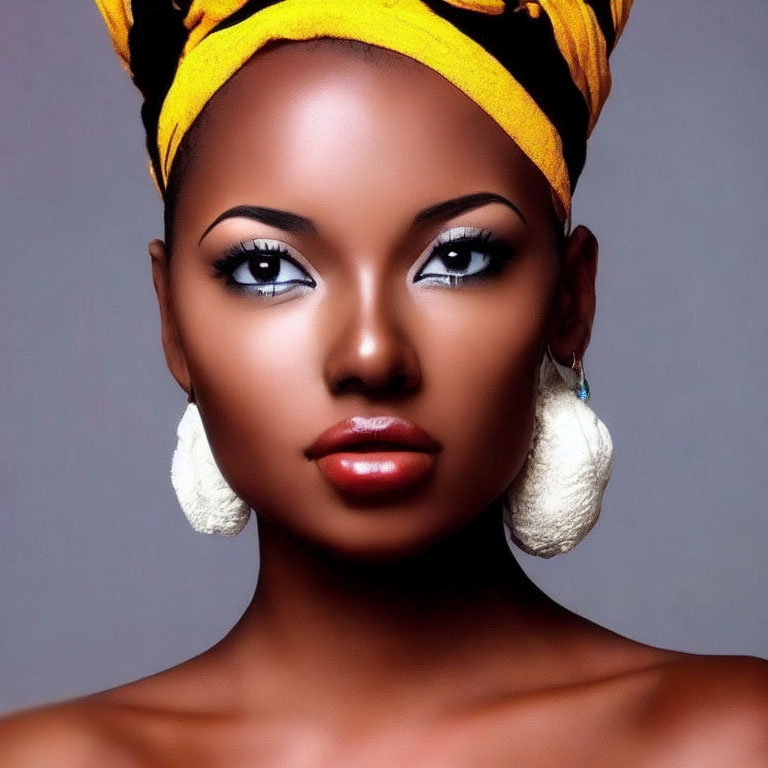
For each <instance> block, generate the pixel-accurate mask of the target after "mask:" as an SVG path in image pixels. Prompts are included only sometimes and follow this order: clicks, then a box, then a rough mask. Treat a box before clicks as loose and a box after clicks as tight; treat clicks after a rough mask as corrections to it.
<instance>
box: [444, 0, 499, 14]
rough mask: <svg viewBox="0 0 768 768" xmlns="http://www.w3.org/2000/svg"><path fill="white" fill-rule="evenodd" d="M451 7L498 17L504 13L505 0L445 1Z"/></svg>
mask: <svg viewBox="0 0 768 768" xmlns="http://www.w3.org/2000/svg"><path fill="white" fill-rule="evenodd" d="M445 2H446V3H448V4H449V5H454V6H456V8H464V9H466V10H467V11H479V12H480V13H488V14H490V15H492V16H497V15H498V14H500V13H504V8H505V5H504V0H445Z"/></svg>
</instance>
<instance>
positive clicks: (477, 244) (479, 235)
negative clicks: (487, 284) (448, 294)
mask: <svg viewBox="0 0 768 768" xmlns="http://www.w3.org/2000/svg"><path fill="white" fill-rule="evenodd" d="M427 251H428V253H429V254H430V258H429V260H428V261H427V262H426V263H425V264H424V266H423V267H422V268H421V270H420V271H419V273H418V275H417V276H416V278H415V279H414V282H420V281H421V280H429V282H430V283H433V284H436V285H450V286H457V285H462V284H464V283H469V282H480V281H483V280H489V279H491V278H492V277H493V276H494V275H497V274H499V273H500V272H501V271H502V270H503V269H504V265H505V263H506V262H508V261H511V260H512V259H514V258H515V256H516V253H515V251H514V249H513V248H512V247H511V246H509V245H506V244H505V243H504V242H502V241H501V240H499V239H498V238H497V237H496V235H494V234H493V232H491V231H490V230H485V229H478V228H477V227H455V228H454V229H450V230H448V231H447V232H443V233H442V234H441V235H440V236H439V237H438V238H437V240H435V241H434V242H433V243H432V244H431V245H430V246H429V248H428V249H427Z"/></svg>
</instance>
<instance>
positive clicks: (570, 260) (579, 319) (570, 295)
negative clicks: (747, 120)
mask: <svg viewBox="0 0 768 768" xmlns="http://www.w3.org/2000/svg"><path fill="white" fill-rule="evenodd" d="M597 252H598V245H597V239H596V238H595V236H594V235H593V234H592V232H591V231H590V230H589V229H588V228H587V227H584V226H578V227H576V229H574V230H573V232H572V233H571V235H570V236H569V237H568V240H567V241H566V244H565V249H564V253H563V258H562V268H561V274H560V282H559V285H558V293H557V296H556V297H555V302H554V307H553V315H552V321H551V324H550V333H549V339H548V342H549V348H550V349H551V350H552V354H553V355H554V356H555V359H556V360H557V361H558V362H559V363H561V364H563V365H567V366H570V365H571V364H572V362H573V355H574V354H575V355H576V357H577V358H578V359H580V358H581V357H583V355H584V352H585V350H586V348H587V346H588V345H589V339H590V336H591V334H592V322H593V320H594V317H595V280H596V278H597Z"/></svg>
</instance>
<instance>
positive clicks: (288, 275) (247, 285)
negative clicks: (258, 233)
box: [212, 239, 316, 297]
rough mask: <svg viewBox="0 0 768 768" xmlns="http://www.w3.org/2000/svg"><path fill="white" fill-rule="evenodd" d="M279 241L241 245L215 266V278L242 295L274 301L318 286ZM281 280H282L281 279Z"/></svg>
mask: <svg viewBox="0 0 768 768" xmlns="http://www.w3.org/2000/svg"><path fill="white" fill-rule="evenodd" d="M292 250H293V249H291V248H290V247H289V246H287V245H286V244H285V243H282V242H280V241H279V240H268V239H255V240H246V241H244V242H242V243H237V244H236V245H235V246H233V247H232V248H230V249H229V250H228V251H227V252H226V253H225V254H224V256H223V257H222V258H220V259H217V260H216V261H214V262H213V265H212V266H213V269H214V276H215V277H218V278H221V279H224V280H225V281H226V284H227V286H229V287H230V288H231V289H233V290H235V291H237V292H238V293H243V294H249V295H254V296H262V297H271V296H278V295H280V294H284V293H288V292H290V291H295V290H297V289H300V288H301V287H302V286H303V287H307V288H314V287H315V285H316V283H315V281H314V279H313V278H312V277H311V276H310V275H309V273H308V272H307V271H306V269H304V267H302V266H301V264H300V263H299V262H298V261H297V260H296V259H295V258H294V256H293V255H292ZM278 278H279V279H278Z"/></svg>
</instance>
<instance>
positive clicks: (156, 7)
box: [96, 0, 632, 219]
mask: <svg viewBox="0 0 768 768" xmlns="http://www.w3.org/2000/svg"><path fill="white" fill-rule="evenodd" d="M96 3H97V5H98V6H99V9H100V10H101V12H102V14H103V16H104V18H105V20H106V23H107V27H108V28H109V32H110V34H111V37H112V41H113V43H114V46H115V49H116V51H117V53H118V55H119V57H120V59H121V61H122V62H123V64H124V66H125V67H126V69H128V71H129V72H130V73H131V75H132V76H133V78H134V81H135V82H136V84H137V85H138V86H139V88H140V89H141V90H142V92H143V93H144V96H145V99H146V101H145V105H144V110H145V114H144V118H145V125H146V127H147V131H148V143H149V145H150V146H149V149H150V156H151V157H152V170H153V175H154V177H155V181H156V183H157V184H158V187H159V188H160V190H161V192H163V191H164V190H165V187H166V184H167V182H168V176H169V173H170V169H171V165H172V163H173V159H174V157H175V155H176V152H177V150H178V148H179V144H180V143H181V141H182V139H183V138H184V135H185V134H186V132H187V131H188V130H189V128H190V126H191V125H192V123H193V122H194V120H195V118H196V117H197V116H198V115H199V114H200V112H201V110H202V109H203V107H204V106H205V105H206V103H207V102H208V100H209V99H210V98H211V97H212V96H213V94H214V93H215V92H216V91H217V90H218V89H219V88H220V87H221V86H222V85H223V84H224V83H225V82H226V81H227V80H228V79H229V78H230V77H231V76H232V75H233V74H234V73H235V72H236V71H237V70H238V69H239V68H240V67H241V66H242V65H243V64H245V62H246V61H248V59H250V58H251V56H253V54H254V53H255V52H256V51H257V50H259V49H260V48H261V47H263V46H264V45H265V44H266V43H268V42H270V41H272V40H280V39H283V40H309V39H312V38H317V37H336V38H348V39H352V40H359V41H362V42H364V43H370V44H372V45H376V46H379V47H382V48H387V49H390V50H392V51H396V52H398V53H401V54H404V55H405V56H408V57H410V58H412V59H415V60H416V61H419V62H421V63H422V64H424V65H425V66H427V67H429V68H431V69H433V70H435V71H436V72H438V73H439V74H441V75H442V76H443V77H445V78H446V79H447V80H449V81H450V82H451V83H453V84H454V85H455V86H456V87H457V88H459V89H460V90H461V91H463V92H464V93H465V94H466V95H467V96H469V97H470V98H471V99H472V100H473V101H474V102H475V103H477V104H478V105H479V106H480V107H481V108H482V109H484V110H485V111H486V112H487V113H488V114H489V115H490V116H491V117H492V118H493V119H494V120H495V121H496V122H497V123H498V124H499V125H500V126H501V127H502V128H503V129H504V130H505V131H506V132H507V134H509V136H510V137H511V138H512V139H514V141H515V142H516V143H517V145H518V146H519V147H520V149H521V150H522V151H523V152H524V153H525V154H526V155H527V156H528V157H529V158H530V159H531V160H532V161H533V162H534V163H535V165H536V166H537V167H538V168H539V169H540V170H541V172H542V173H543V174H544V176H545V177H546V179H547V180H548V181H549V184H550V185H551V187H552V190H553V197H554V200H555V202H556V205H557V207H558V213H559V214H560V216H561V218H563V219H568V218H569V217H570V210H571V195H572V191H573V188H574V186H575V183H576V180H577V179H578V176H579V174H580V172H581V170H582V167H583V165H584V158H585V154H586V141H587V138H588V136H589V134H590V133H591V131H592V129H593V128H594V126H595V123H596V121H597V118H598V116H599V114H600V111H601V109H602V107H603V104H604V103H605V100H606V98H607V96H608V93H609V91H610V88H611V75H610V69H609V65H608V56H609V54H610V52H611V50H612V48H613V46H614V44H615V42H616V40H617V39H618V37H619V36H620V34H621V32H622V30H623V29H624V25H625V24H626V22H627V18H628V16H629V11H630V7H631V5H632V0H536V2H520V1H518V0H508V1H507V2H504V0H193V1H192V2H189V0H187V1H186V2H184V1H183V0H133V1H131V0H96ZM148 45H149V46H150V47H154V50H149V51H148V50H147V46H148ZM163 46H165V47H166V48H167V49H168V50H169V51H170V53H171V61H165V63H162V62H163V50H162V48H163ZM147 56H149V58H150V59H151V60H152V61H154V62H155V64H157V62H158V61H160V62H161V64H160V65H157V66H155V69H156V70H157V72H159V73H160V74H159V76H158V84H152V83H150V82H148V80H150V79H151V77H152V75H151V74H148V73H147V71H146V70H147V69H148V65H147V64H146V63H145V61H143V59H144V58H146V57H147ZM149 69H150V70H151V69H152V68H151V67H149ZM153 105H154V107H153ZM153 109H154V111H155V112H158V113H159V114H154V116H153ZM155 131H156V135H155Z"/></svg>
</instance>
